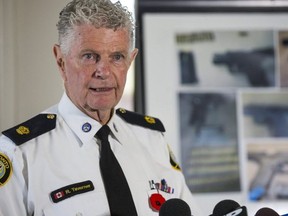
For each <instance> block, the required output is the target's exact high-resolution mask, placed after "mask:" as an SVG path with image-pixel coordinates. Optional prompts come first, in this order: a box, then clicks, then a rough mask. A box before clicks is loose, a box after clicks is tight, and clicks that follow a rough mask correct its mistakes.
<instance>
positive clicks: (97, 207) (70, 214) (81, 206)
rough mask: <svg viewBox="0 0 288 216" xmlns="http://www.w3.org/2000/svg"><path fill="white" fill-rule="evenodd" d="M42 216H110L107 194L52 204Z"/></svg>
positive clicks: (88, 195)
mask: <svg viewBox="0 0 288 216" xmlns="http://www.w3.org/2000/svg"><path fill="white" fill-rule="evenodd" d="M35 215H40V214H37V213H36V214H35ZM42 216H110V212H109V206H108V203H107V198H106V194H105V192H97V193H85V194H79V195H76V196H73V197H70V198H67V199H65V200H62V201H60V202H58V203H51V204H49V206H47V207H46V208H44V209H43V210H42Z"/></svg>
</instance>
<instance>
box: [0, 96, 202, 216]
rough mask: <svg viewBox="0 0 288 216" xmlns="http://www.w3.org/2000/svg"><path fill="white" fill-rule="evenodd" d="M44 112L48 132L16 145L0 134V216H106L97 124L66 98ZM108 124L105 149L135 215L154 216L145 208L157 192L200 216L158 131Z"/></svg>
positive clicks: (123, 123)
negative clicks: (118, 170)
mask: <svg viewBox="0 0 288 216" xmlns="http://www.w3.org/2000/svg"><path fill="white" fill-rule="evenodd" d="M45 113H49V114H51V113H53V114H55V115H57V120H56V126H55V128H54V129H52V130H49V131H48V132H45V133H44V134H42V135H39V136H37V137H35V138H33V139H30V140H28V141H26V142H24V143H22V144H20V145H16V144H15V143H14V142H12V140H10V139H9V138H8V137H6V136H4V135H2V136H1V138H0V159H2V160H0V180H1V178H2V182H1V181H0V215H1V216H24V215H29V216H30V215H33V214H34V216H42V215H45V216H106V215H107V216H108V215H110V214H109V206H108V202H107V198H106V194H105V189H104V185H103V182H102V178H101V174H100V170H99V144H98V141H97V140H96V138H94V135H95V133H96V132H97V131H98V130H99V129H100V127H101V125H100V124H99V123H98V122H97V121H95V120H93V119H92V118H90V117H88V116H87V115H85V114H84V113H82V112H81V111H80V110H78V109H77V108H76V107H75V106H74V105H73V103H72V102H71V101H70V100H69V98H68V97H67V96H66V94H64V96H63V97H62V99H61V101H60V103H59V105H58V106H54V107H53V108H51V109H49V110H48V111H47V112H45ZM47 116H49V118H51V115H47ZM52 121H53V120H52ZM108 125H109V127H110V129H111V131H112V133H111V135H110V136H109V141H110V144H111V148H112V150H113V152H114V154H115V156H116V157H117V159H118V161H119V163H120V164H121V167H122V169H123V172H124V173H125V176H126V179H127V181H128V184H129V187H130V190H131V193H132V196H133V199H134V202H135V205H136V209H137V212H138V215H139V216H150V215H151V216H157V215H158V214H159V212H157V211H153V210H152V208H151V205H150V204H149V196H150V195H151V194H153V193H158V192H159V193H160V194H161V195H162V196H163V197H164V198H165V199H166V200H167V199H170V198H181V199H183V200H185V201H186V202H187V203H188V204H189V206H190V208H191V212H192V214H193V215H196V216H200V213H199V210H198V209H197V206H196V204H195V202H194V200H193V198H192V195H191V193H190V191H189V189H188V188H187V186H186V184H185V180H184V177H183V174H182V172H181V171H179V170H177V169H175V168H173V167H172V166H171V164H170V154H169V150H168V147H167V143H166V141H165V139H164V136H163V134H162V132H160V131H158V130H152V129H149V128H146V127H142V126H138V125H136V124H130V123H128V122H126V121H125V120H124V119H122V118H121V117H120V116H119V115H117V114H115V113H114V114H113V116H112V118H111V120H110V121H109V123H108ZM32 132H33V131H30V133H32ZM5 157H7V158H5ZM9 161H10V162H11V166H12V167H13V168H12V169H11V170H10V169H8V167H7V169H6V170H4V171H3V170H2V171H1V164H2V165H3V164H4V165H5V163H4V162H8V163H9ZM8 172H10V173H11V176H10V177H9V178H8V177H7V174H8ZM1 175H2V176H4V177H2V176H1ZM5 175H6V179H5ZM3 179H4V180H3ZM163 180H164V181H165V182H166V191H165V190H161V189H159V190H156V189H155V187H154V186H155V185H157V183H161V182H162V183H163ZM3 181H5V182H3ZM151 182H154V185H153V184H151ZM1 184H2V185H1ZM120 186H121V185H119V187H120ZM93 188H94V189H93ZM168 189H169V190H168ZM52 198H53V199H52ZM53 200H54V201H53ZM127 216H128V215H127Z"/></svg>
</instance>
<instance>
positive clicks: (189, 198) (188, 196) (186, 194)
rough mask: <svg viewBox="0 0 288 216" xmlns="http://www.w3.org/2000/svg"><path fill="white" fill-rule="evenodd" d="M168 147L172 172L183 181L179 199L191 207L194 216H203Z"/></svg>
mask: <svg viewBox="0 0 288 216" xmlns="http://www.w3.org/2000/svg"><path fill="white" fill-rule="evenodd" d="M163 139H164V140H165V136H164V135H163ZM166 146H167V151H168V154H169V160H170V164H171V166H172V171H173V172H175V175H177V177H178V179H180V181H181V182H180V188H181V193H180V197H179V198H180V199H182V200H184V201H185V202H186V203H187V204H188V205H189V207H190V210H191V213H192V215H193V216H203V212H202V211H201V210H200V207H199V205H198V204H197V201H196V199H195V197H194V196H193V195H192V193H191V191H190V189H189V188H188V186H187V184H186V179H185V177H184V174H183V172H182V170H181V168H180V165H179V164H178V162H177V161H178V160H177V158H176V157H175V156H174V154H173V152H172V149H171V148H170V147H169V145H168V144H166Z"/></svg>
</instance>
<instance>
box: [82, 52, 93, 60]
mask: <svg viewBox="0 0 288 216" xmlns="http://www.w3.org/2000/svg"><path fill="white" fill-rule="evenodd" d="M84 59H88V60H94V59H95V55H93V54H92V53H87V54H85V55H84Z"/></svg>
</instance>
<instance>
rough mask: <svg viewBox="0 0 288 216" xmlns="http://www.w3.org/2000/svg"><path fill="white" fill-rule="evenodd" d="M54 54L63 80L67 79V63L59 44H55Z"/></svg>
mask: <svg viewBox="0 0 288 216" xmlns="http://www.w3.org/2000/svg"><path fill="white" fill-rule="evenodd" d="M53 53H54V57H55V59H56V63H57V65H58V68H59V71H60V74H61V76H62V78H63V79H65V62H64V59H63V53H62V51H61V49H60V46H59V45H58V44H55V45H54V46H53Z"/></svg>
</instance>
